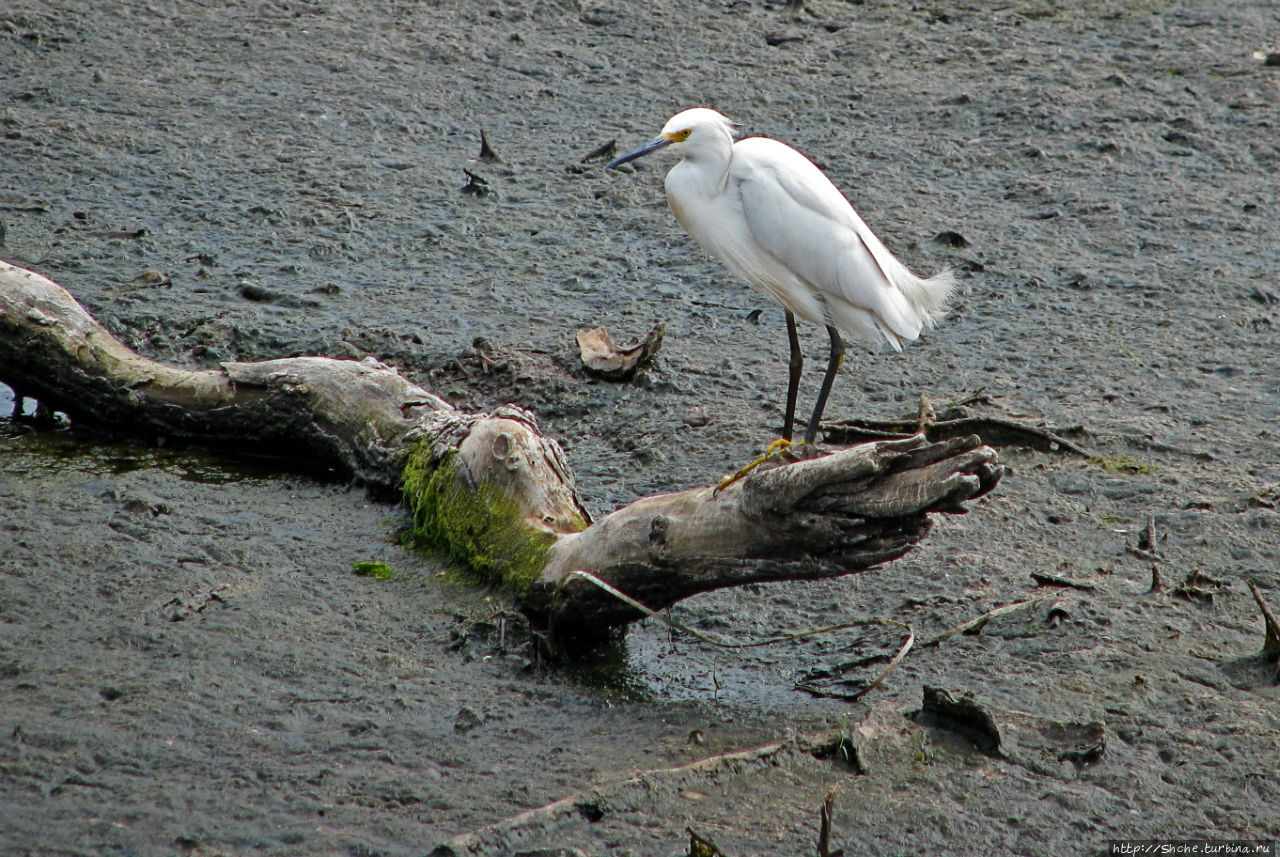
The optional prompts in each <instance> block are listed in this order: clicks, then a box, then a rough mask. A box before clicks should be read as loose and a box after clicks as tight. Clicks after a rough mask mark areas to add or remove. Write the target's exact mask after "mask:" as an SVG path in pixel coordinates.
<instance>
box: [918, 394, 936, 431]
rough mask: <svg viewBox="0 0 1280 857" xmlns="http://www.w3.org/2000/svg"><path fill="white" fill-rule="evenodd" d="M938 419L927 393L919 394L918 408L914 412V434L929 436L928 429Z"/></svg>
mask: <svg viewBox="0 0 1280 857" xmlns="http://www.w3.org/2000/svg"><path fill="white" fill-rule="evenodd" d="M937 421H938V414H937V412H935V411H934V409H933V400H932V399H930V398H929V394H928V393H921V394H920V409H919V410H918V411H917V412H916V434H922V435H924V436H925V437H928V436H929V429H931V428H933V424H934V423H936V422H937Z"/></svg>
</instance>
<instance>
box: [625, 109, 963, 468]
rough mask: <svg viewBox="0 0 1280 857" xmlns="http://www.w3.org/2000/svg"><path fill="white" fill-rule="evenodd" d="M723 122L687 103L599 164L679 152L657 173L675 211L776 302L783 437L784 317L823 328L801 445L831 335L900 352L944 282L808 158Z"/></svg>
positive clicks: (828, 377)
mask: <svg viewBox="0 0 1280 857" xmlns="http://www.w3.org/2000/svg"><path fill="white" fill-rule="evenodd" d="M734 127H735V126H734V124H733V123H732V122H730V121H729V120H728V119H726V118H725V117H724V116H722V115H720V114H719V113H717V112H716V111H714V110H711V109H708V108H705V107H695V108H693V109H691V110H686V111H684V112H683V113H679V114H676V115H675V116H673V117H672V118H671V119H670V120H669V121H668V122H667V124H666V125H665V126H664V127H663V129H662V133H661V134H660V135H658V136H657V137H656V138H654V139H653V140H651V141H650V142H648V143H646V144H645V145H644V146H641V147H640V148H639V149H636V150H635V151H634V152H630V153H629V154H626V155H622V156H621V157H619V158H616V159H614V160H613V161H611V162H610V163H609V164H608V165H607V167H606V168H612V167H618V166H620V165H622V164H625V163H627V162H628V161H632V160H635V159H636V158H639V157H641V156H642V155H647V154H649V153H650V152H653V151H656V150H658V149H661V148H663V147H670V148H671V150H672V151H673V152H675V153H676V154H678V155H680V156H681V158H682V159H681V160H680V162H679V163H677V164H676V165H675V166H674V167H672V168H671V171H670V172H668V173H667V179H666V191H667V202H668V203H669V204H670V206H671V210H672V211H673V212H674V213H675V216H676V219H677V220H679V221H680V223H681V225H682V226H684V228H685V230H687V231H688V233H689V234H690V235H692V236H693V237H694V239H696V240H697V242H698V243H699V244H701V245H702V246H703V248H705V249H706V250H707V251H709V252H710V253H711V254H712V255H713V256H715V257H717V258H718V259H719V260H720V261H721V262H723V263H724V264H725V266H726V267H728V268H729V270H731V271H733V272H734V273H735V274H737V275H738V276H740V277H742V278H743V279H744V280H746V281H747V282H749V283H751V284H752V285H754V286H757V287H759V288H760V289H763V290H764V291H765V292H766V293H768V294H769V295H771V296H772V297H773V298H774V299H775V300H776V301H778V302H779V303H780V304H782V306H783V308H784V309H785V310H786V318H787V336H788V337H789V339H790V345H791V359H790V362H789V364H788V365H789V368H790V375H789V378H788V385H787V407H786V417H785V419H784V421H783V428H782V438H783V440H784V441H786V442H790V440H791V430H792V424H793V423H794V421H795V411H796V394H797V391H798V389H799V386H800V372H801V369H802V368H803V365H804V357H803V356H802V354H801V353H800V342H799V339H798V338H797V336H796V319H795V317H796V316H800V317H801V318H803V319H805V320H807V321H811V322H813V323H815V324H821V325H823V326H824V327H826V329H827V333H828V335H829V336H830V337H831V358H830V361H829V362H828V364H827V371H826V374H825V375H824V376H823V379H822V387H821V388H820V389H819V392H818V402H817V405H816V406H815V407H814V409H813V416H812V417H811V418H810V419H809V423H808V426H807V427H806V429H805V435H804V441H805V443H806V444H811V443H813V441H814V438H815V437H816V436H817V433H818V423H819V421H820V420H821V419H822V412H823V409H824V408H825V407H826V403H827V397H828V396H829V395H830V393H831V385H832V382H833V381H834V380H835V376H836V372H837V371H838V370H839V368H840V364H841V363H842V362H843V361H844V341H843V340H842V339H841V338H840V331H844V332H845V333H847V334H849V335H851V336H854V337H857V338H859V339H862V340H867V341H870V342H888V343H889V345H891V346H893V348H894V349H895V350H897V351H901V350H902V347H903V345H904V344H906V343H907V342H909V341H911V340H914V339H915V338H916V337H918V336H919V335H920V331H921V330H922V329H923V328H925V327H932V326H933V324H934V322H935V321H936V320H937V318H938V317H939V316H940V315H942V313H944V312H945V311H946V301H947V296H948V295H949V294H950V292H951V289H952V286H953V284H954V283H953V278H952V275H951V272H950V271H943V272H942V273H939V274H935V275H934V276H932V277H929V278H928V279H924V278H921V277H917V276H916V275H915V274H913V273H911V272H910V271H909V270H907V267H906V266H905V265H903V264H902V263H901V262H899V261H898V260H897V259H896V258H894V256H893V254H892V253H890V252H889V250H888V249H887V248H886V247H885V246H884V244H883V243H881V241H880V239H879V238H877V237H876V236H875V234H874V233H873V232H872V231H871V230H870V229H869V228H868V227H867V225H866V223H864V222H863V221H862V218H861V217H859V216H858V213H857V212H856V211H854V210H853V206H851V205H850V204H849V201H848V200H847V199H845V197H844V195H843V194H841V193H840V191H839V190H838V189H837V188H836V186H835V185H834V184H832V183H831V180H830V179H828V178H827V177H826V176H825V175H824V174H823V172H822V171H821V170H820V169H818V167H817V166H816V165H815V164H814V163H813V162H812V161H810V160H809V159H808V158H806V157H805V156H804V155H802V154H800V153H799V152H797V151H796V150H795V149H793V148H791V147H790V146H788V145H786V144H785V143H782V142H779V141H778V140H773V139H770V138H768V137H748V138H746V139H743V140H738V141H737V142H736V143H735V142H734V133H733V130H734Z"/></svg>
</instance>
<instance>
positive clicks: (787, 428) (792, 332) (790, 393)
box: [782, 310, 804, 440]
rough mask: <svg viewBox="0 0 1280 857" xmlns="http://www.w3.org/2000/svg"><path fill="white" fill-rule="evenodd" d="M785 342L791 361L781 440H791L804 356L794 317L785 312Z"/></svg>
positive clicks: (788, 365)
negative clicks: (788, 348) (789, 348)
mask: <svg viewBox="0 0 1280 857" xmlns="http://www.w3.org/2000/svg"><path fill="white" fill-rule="evenodd" d="M786 313H787V341H788V342H790V343H791V359H790V360H789V361H788V362H787V371H788V373H789V374H788V375H787V413H786V417H785V418H784V419H783V422H782V439H783V440H791V427H792V425H793V424H794V423H795V421H796V397H797V396H798V395H799V394H800V370H802V369H803V368H804V355H803V354H801V353H800V337H799V336H797V335H796V317H795V316H794V315H792V314H791V310H787V311H786Z"/></svg>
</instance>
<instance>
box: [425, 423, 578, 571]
mask: <svg viewBox="0 0 1280 857" xmlns="http://www.w3.org/2000/svg"><path fill="white" fill-rule="evenodd" d="M402 484H403V489H404V502H405V505H406V506H408V507H409V510H410V511H411V512H412V513H413V539H414V541H415V543H417V544H418V545H420V546H422V547H426V548H430V549H432V550H435V551H439V552H441V553H444V554H446V555H448V556H450V557H452V558H453V559H455V560H457V561H459V562H462V563H465V564H466V565H467V566H468V567H469V568H471V569H472V570H473V571H475V572H477V573H478V574H480V575H482V576H483V577H484V578H485V579H486V580H489V581H491V582H494V583H499V584H502V585H505V586H509V587H511V588H512V589H513V590H515V591H516V592H517V593H520V594H523V593H526V592H528V590H529V588H530V587H531V586H532V585H533V582H534V581H535V580H536V579H537V578H538V574H539V573H540V572H541V571H542V568H543V566H544V565H545V564H546V556H547V551H548V550H550V548H551V545H553V544H554V543H555V540H556V536H555V534H554V533H550V532H548V531H546V530H541V529H537V528H535V527H532V526H530V525H529V524H528V523H526V522H525V520H524V516H523V514H522V512H521V510H520V507H519V506H518V505H517V504H516V502H515V501H514V500H512V499H511V498H510V497H509V496H508V495H507V494H506V492H504V491H503V490H502V489H501V488H500V487H499V486H497V485H493V484H491V483H489V482H481V483H479V484H475V483H474V482H473V479H472V476H471V474H470V473H469V472H468V471H466V469H465V466H464V465H463V464H462V463H461V462H460V461H459V460H458V457H457V454H456V453H455V452H452V451H450V452H448V453H446V454H445V455H444V456H443V457H442V458H439V459H436V458H434V457H433V455H432V452H431V446H430V444H429V443H427V442H425V441H422V442H419V443H418V445H417V446H415V447H414V449H413V451H412V452H410V454H409V457H408V460H407V461H406V463H405V467H404V473H403V480H402Z"/></svg>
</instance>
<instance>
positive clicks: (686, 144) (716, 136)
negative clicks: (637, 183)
mask: <svg viewBox="0 0 1280 857" xmlns="http://www.w3.org/2000/svg"><path fill="white" fill-rule="evenodd" d="M735 127H736V126H735V125H734V123H732V122H730V121H729V120H728V119H726V118H725V117H724V116H722V115H721V114H719V113H717V112H716V111H714V110H712V109H711V108H709V107H693V108H690V109H689V110H686V111H684V112H683V113H677V114H676V115H675V116H672V117H671V118H670V119H668V120H667V124H666V125H664V126H662V133H661V134H659V135H658V136H657V137H654V138H653V139H652V140H650V141H649V142H648V143H645V144H644V145H643V146H641V147H640V148H639V149H636V150H635V151H634V152H628V153H627V154H625V155H622V156H621V157H618V158H615V159H613V160H612V161H610V162H609V163H608V164H606V165H605V169H612V168H614V167H620V166H622V165H623V164H625V163H627V162H628V161H634V160H635V159H636V158H639V157H643V156H644V155H647V154H649V153H650V152H656V151H657V150H658V149H662V148H665V147H667V146H670V147H671V151H673V152H675V153H677V154H679V155H682V156H684V157H686V158H696V157H697V155H698V153H700V152H704V151H709V150H725V149H726V148H727V147H729V148H731V147H732V146H733V132H734V128H735Z"/></svg>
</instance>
